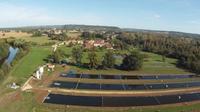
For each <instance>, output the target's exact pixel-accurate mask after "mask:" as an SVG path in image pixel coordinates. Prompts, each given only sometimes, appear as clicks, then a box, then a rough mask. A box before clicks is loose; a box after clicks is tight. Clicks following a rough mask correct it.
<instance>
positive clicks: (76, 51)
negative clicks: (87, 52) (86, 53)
mask: <svg viewBox="0 0 200 112" xmlns="http://www.w3.org/2000/svg"><path fill="white" fill-rule="evenodd" d="M82 56H83V49H82V47H80V46H76V47H74V48H73V49H72V58H73V59H74V60H75V63H76V64H77V65H81V64H82Z"/></svg>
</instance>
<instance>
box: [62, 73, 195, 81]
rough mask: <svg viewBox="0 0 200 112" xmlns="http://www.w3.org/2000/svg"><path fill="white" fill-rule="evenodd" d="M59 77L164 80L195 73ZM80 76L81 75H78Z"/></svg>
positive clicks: (70, 76)
mask: <svg viewBox="0 0 200 112" xmlns="http://www.w3.org/2000/svg"><path fill="white" fill-rule="evenodd" d="M60 76H61V77H66V78H83V79H118V80H119V79H124V80H132V79H134V80H164V79H184V78H195V77H197V76H195V75H159V76H156V75H149V76H137V75H98V74H64V75H63V74H61V75H60ZM80 76H81V77H80Z"/></svg>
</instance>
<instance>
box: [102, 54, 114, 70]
mask: <svg viewBox="0 0 200 112" xmlns="http://www.w3.org/2000/svg"><path fill="white" fill-rule="evenodd" d="M102 65H103V67H104V68H113V67H114V65H115V57H114V54H113V52H112V51H111V50H109V51H108V52H107V53H105V55H104V57H103V61H102Z"/></svg>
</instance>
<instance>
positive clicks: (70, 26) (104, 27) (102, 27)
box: [1, 25, 121, 31]
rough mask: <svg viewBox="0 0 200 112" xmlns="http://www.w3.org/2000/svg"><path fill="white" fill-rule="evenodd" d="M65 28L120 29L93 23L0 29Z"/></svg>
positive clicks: (89, 29) (85, 29)
mask: <svg viewBox="0 0 200 112" xmlns="http://www.w3.org/2000/svg"><path fill="white" fill-rule="evenodd" d="M52 28H56V29H67V30H73V29H76V30H84V31H91V30H92V31H120V30H121V29H120V28H119V27H115V26H95V25H44V26H25V27H16V28H1V29H4V30H5V29H7V30H8V29H25V30H30V29H52Z"/></svg>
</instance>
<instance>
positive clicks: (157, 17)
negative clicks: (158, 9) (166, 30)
mask: <svg viewBox="0 0 200 112" xmlns="http://www.w3.org/2000/svg"><path fill="white" fill-rule="evenodd" d="M153 17H154V18H156V19H160V18H161V16H160V15H159V14H154V15H153Z"/></svg>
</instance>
